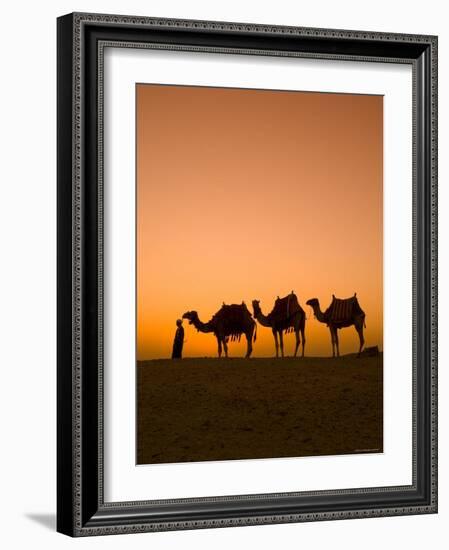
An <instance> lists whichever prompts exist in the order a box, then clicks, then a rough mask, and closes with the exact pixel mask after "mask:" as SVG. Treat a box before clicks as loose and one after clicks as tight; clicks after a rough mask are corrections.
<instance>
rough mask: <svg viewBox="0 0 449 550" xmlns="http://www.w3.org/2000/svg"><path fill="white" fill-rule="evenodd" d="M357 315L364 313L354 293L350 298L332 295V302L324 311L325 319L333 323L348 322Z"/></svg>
mask: <svg viewBox="0 0 449 550" xmlns="http://www.w3.org/2000/svg"><path fill="white" fill-rule="evenodd" d="M357 315H364V312H363V310H362V308H361V307H360V304H359V301H358V300H357V296H356V295H355V294H354V296H351V298H336V297H335V296H332V303H331V305H330V306H329V307H328V308H327V310H326V312H325V316H326V317H327V319H328V320H329V321H332V322H333V323H348V322H350V321H351V319H352V318H353V317H354V316H357Z"/></svg>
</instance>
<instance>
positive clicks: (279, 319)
mask: <svg viewBox="0 0 449 550" xmlns="http://www.w3.org/2000/svg"><path fill="white" fill-rule="evenodd" d="M253 310H254V318H255V319H257V321H259V323H260V324H261V325H262V326H263V327H270V328H271V330H272V332H273V337H274V345H275V347H276V357H279V344H280V346H281V356H282V357H284V331H285V332H286V333H288V332H291V331H294V333H295V336H296V346H295V354H294V357H296V355H297V353H298V348H299V344H300V341H301V340H300V337H299V333H300V332H301V336H302V357H304V348H305V345H306V338H305V335H304V332H305V325H306V314H305V312H304V310H303V309H302V307H301V306H300V305H299V302H298V298H297V297H296V295H295V293H294V292H293V291H292V293H291V294H290V295H289V296H285V297H284V298H279V296H278V298H277V300H276V302H275V304H274V307H273V309H272V311H271V313H269V314H268V315H264V314H263V313H262V310H261V308H260V301H259V300H253ZM278 336H279V341H278Z"/></svg>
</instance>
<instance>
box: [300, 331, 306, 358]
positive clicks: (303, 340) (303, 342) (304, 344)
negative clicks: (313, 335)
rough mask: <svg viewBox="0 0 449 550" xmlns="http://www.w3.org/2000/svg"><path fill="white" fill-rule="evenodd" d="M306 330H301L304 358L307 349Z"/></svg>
mask: <svg viewBox="0 0 449 550" xmlns="http://www.w3.org/2000/svg"><path fill="white" fill-rule="evenodd" d="M305 333H306V330H305V328H302V329H301V337H302V357H304V348H305V347H306V336H305Z"/></svg>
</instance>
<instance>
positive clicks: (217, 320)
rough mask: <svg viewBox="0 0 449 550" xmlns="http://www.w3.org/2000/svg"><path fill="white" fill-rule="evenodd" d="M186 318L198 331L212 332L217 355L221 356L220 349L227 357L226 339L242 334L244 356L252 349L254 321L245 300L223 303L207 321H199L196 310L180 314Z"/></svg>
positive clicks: (249, 354)
mask: <svg viewBox="0 0 449 550" xmlns="http://www.w3.org/2000/svg"><path fill="white" fill-rule="evenodd" d="M182 317H183V319H188V321H189V324H191V325H193V326H194V327H195V328H196V329H197V330H198V331H199V332H205V333H208V332H213V333H214V335H215V337H216V339H217V343H218V357H221V353H222V349H224V352H225V356H226V357H228V341H229V338H231V341H233V340H239V341H240V337H241V335H242V334H244V335H245V336H246V340H247V342H248V348H247V352H246V357H250V356H251V353H252V351H253V344H252V342H253V337H254V342H255V341H256V336H257V328H256V322H255V321H254V319H253V318H252V317H251V313H250V312H249V311H248V308H247V307H246V304H245V302H242V303H241V304H230V305H226V304H223V306H222V307H221V309H220V310H219V311H217V313H215V315H214V316H213V317H212V319H210V321H208V322H207V323H203V322H202V321H200V319H199V317H198V313H197V312H196V311H187V312H186V313H184V315H183V316H182Z"/></svg>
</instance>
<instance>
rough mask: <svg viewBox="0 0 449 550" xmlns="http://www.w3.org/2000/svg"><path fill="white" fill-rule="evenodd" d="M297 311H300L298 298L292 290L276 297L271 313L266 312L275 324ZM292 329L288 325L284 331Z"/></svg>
mask: <svg viewBox="0 0 449 550" xmlns="http://www.w3.org/2000/svg"><path fill="white" fill-rule="evenodd" d="M298 311H301V306H300V305H299V302H298V298H297V297H296V294H294V293H293V292H292V293H291V294H289V295H288V296H284V297H283V298H277V300H276V302H275V303H274V307H273V309H272V311H271V313H269V314H268V318H269V319H270V321H271V322H272V323H273V325H275V324H276V323H282V322H283V321H286V320H288V319H290V317H293V315H295V314H296V313H298ZM291 331H293V327H288V328H287V329H286V331H285V332H291Z"/></svg>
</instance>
